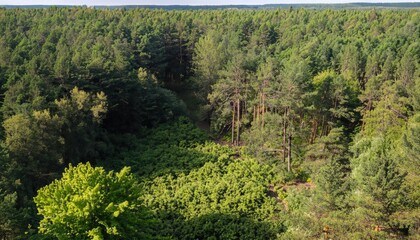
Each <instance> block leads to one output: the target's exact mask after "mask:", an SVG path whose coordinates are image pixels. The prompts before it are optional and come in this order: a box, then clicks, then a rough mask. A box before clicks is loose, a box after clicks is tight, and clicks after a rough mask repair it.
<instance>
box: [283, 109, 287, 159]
mask: <svg viewBox="0 0 420 240" xmlns="http://www.w3.org/2000/svg"><path fill="white" fill-rule="evenodd" d="M286 116H287V108H286V109H285V110H284V117H283V162H285V161H286V134H287V120H286Z"/></svg>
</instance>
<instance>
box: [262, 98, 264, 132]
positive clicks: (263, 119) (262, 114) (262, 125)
mask: <svg viewBox="0 0 420 240" xmlns="http://www.w3.org/2000/svg"><path fill="white" fill-rule="evenodd" d="M262 109H263V113H262V127H263V128H264V115H265V94H264V91H263V92H262Z"/></svg>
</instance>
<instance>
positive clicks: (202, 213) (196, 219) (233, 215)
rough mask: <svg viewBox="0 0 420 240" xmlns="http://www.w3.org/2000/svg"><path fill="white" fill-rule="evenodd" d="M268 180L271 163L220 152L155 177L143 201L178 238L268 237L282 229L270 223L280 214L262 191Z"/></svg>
mask: <svg viewBox="0 0 420 240" xmlns="http://www.w3.org/2000/svg"><path fill="white" fill-rule="evenodd" d="M272 180H273V172H272V170H271V169H270V167H269V166H265V165H260V164H258V163H257V162H256V161H255V160H253V159H249V158H245V159H236V160H232V159H231V158H230V157H229V156H227V155H223V154H221V155H220V157H219V159H218V160H217V161H216V162H208V163H206V164H205V165H204V166H203V167H201V168H199V169H196V170H192V171H191V172H190V173H189V174H180V175H175V176H173V175H166V176H163V177H159V178H155V179H154V180H153V181H151V182H150V183H148V184H147V186H146V187H145V194H144V195H143V196H142V199H143V200H144V202H145V204H146V206H149V207H150V208H151V209H152V210H153V211H154V212H155V213H156V215H157V216H158V217H159V218H160V219H162V221H163V222H164V223H165V224H166V225H165V226H166V227H165V229H166V231H168V234H170V235H174V236H175V237H177V238H180V239H195V238H197V237H199V238H214V237H216V238H219V237H222V238H226V239H236V238H237V237H238V236H241V234H244V236H247V237H257V239H262V238H267V237H268V238H270V239H272V238H273V237H274V236H275V234H276V233H279V232H281V231H282V228H281V227H280V226H278V227H277V228H276V227H274V226H275V225H276V224H280V223H278V222H277V223H276V222H272V221H271V219H272V218H273V217H275V216H276V215H277V214H278V213H277V211H278V206H277V204H276V202H275V200H274V199H273V198H270V197H268V196H267V194H266V192H267V186H268V183H269V182H270V181H272ZM251 219H252V221H251ZM253 221H255V223H254V222H253ZM201 224H203V225H201ZM221 224H226V225H225V226H223V228H220V227H221ZM200 225H201V226H202V228H201V229H202V230H199V229H198V228H197V226H200ZM270 226H271V227H270ZM223 229H226V231H223ZM247 229H248V230H247ZM250 229H254V230H253V231H250ZM259 234H262V235H259Z"/></svg>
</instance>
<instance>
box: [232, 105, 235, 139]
mask: <svg viewBox="0 0 420 240" xmlns="http://www.w3.org/2000/svg"><path fill="white" fill-rule="evenodd" d="M234 141H235V103H233V104H232V144H233V143H234Z"/></svg>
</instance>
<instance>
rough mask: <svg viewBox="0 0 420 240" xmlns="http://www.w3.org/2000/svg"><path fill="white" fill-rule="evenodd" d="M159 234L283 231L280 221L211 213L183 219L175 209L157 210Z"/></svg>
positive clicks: (257, 235) (248, 235) (236, 235)
mask: <svg viewBox="0 0 420 240" xmlns="http://www.w3.org/2000/svg"><path fill="white" fill-rule="evenodd" d="M159 216H160V218H161V219H160V221H162V223H163V224H162V231H161V233H162V235H164V236H169V237H173V238H175V239H184V240H188V239H191V240H192V239H226V240H228V239H253V240H257V239H276V236H277V234H280V233H282V232H284V231H285V227H284V226H283V225H281V224H279V223H276V224H275V223H274V222H269V221H259V220H255V219H252V218H250V217H246V216H238V215H234V214H225V213H210V214H206V215H203V216H199V217H195V218H191V219H184V218H183V217H180V216H177V214H176V213H159Z"/></svg>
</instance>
